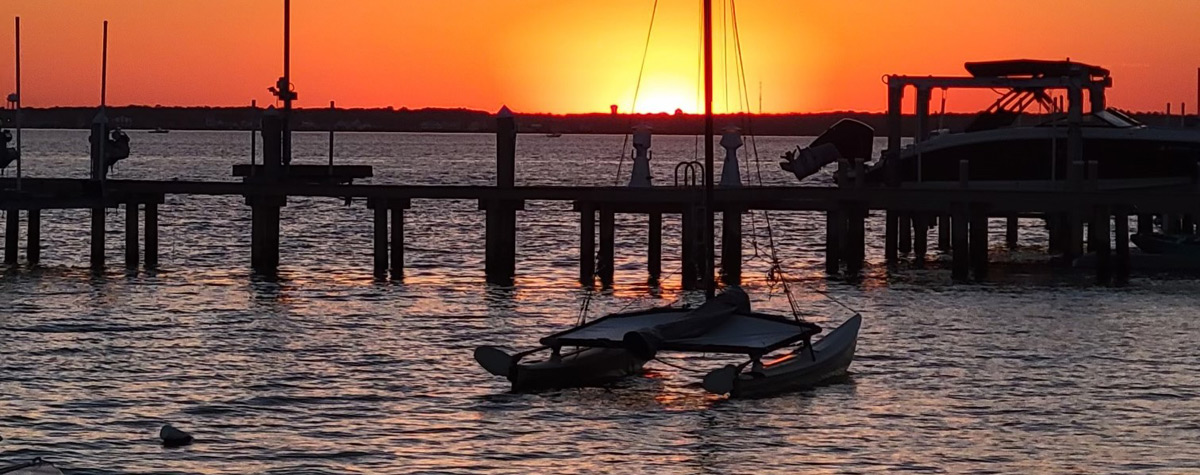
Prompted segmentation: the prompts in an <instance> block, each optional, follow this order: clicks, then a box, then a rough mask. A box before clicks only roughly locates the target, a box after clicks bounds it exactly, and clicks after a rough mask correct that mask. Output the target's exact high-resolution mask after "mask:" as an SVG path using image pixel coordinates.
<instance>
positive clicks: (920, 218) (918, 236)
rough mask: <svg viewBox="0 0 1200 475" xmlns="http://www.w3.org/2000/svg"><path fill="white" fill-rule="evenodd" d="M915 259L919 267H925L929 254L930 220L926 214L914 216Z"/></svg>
mask: <svg viewBox="0 0 1200 475" xmlns="http://www.w3.org/2000/svg"><path fill="white" fill-rule="evenodd" d="M912 222H913V232H914V234H913V258H914V259H916V261H917V267H918V268H923V267H925V255H926V254H927V253H928V252H929V218H928V215H926V214H924V213H917V214H914V215H913V218H912Z"/></svg>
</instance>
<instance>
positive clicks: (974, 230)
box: [969, 205, 988, 280]
mask: <svg viewBox="0 0 1200 475" xmlns="http://www.w3.org/2000/svg"><path fill="white" fill-rule="evenodd" d="M970 219H971V231H970V233H971V240H970V241H971V242H970V244H969V245H970V247H971V250H970V252H971V267H972V268H973V269H974V271H975V279H976V280H983V279H986V278H987V273H988V213H987V208H986V207H984V206H982V205H975V206H972V207H971V218H970Z"/></svg>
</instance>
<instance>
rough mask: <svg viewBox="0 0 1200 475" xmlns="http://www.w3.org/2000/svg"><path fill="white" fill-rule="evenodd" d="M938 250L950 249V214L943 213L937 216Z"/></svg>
mask: <svg viewBox="0 0 1200 475" xmlns="http://www.w3.org/2000/svg"><path fill="white" fill-rule="evenodd" d="M937 247H938V250H939V251H948V250H950V215H948V214H943V215H941V216H938V244H937Z"/></svg>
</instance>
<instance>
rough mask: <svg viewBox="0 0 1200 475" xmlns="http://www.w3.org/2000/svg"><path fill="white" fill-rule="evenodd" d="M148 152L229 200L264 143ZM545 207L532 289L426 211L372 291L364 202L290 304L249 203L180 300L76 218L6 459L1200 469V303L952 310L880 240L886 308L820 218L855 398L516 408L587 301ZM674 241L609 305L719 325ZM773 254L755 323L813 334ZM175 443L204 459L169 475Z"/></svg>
mask: <svg viewBox="0 0 1200 475" xmlns="http://www.w3.org/2000/svg"><path fill="white" fill-rule="evenodd" d="M25 137H26V146H27V157H28V161H27V171H28V173H29V174H30V175H34V176H64V175H67V176H83V175H84V173H85V170H86V161H85V159H83V158H82V157H83V156H84V152H85V147H86V141H85V137H86V132H56V131H33V132H27V133H26V135H25ZM133 138H134V147H135V156H134V157H133V158H131V159H130V160H129V161H128V163H127V164H124V165H123V166H122V168H121V169H120V170H118V172H117V174H116V175H115V176H116V177H121V178H147V177H149V178H164V179H170V178H176V177H178V178H183V179H228V178H227V174H228V173H229V168H228V167H229V165H231V164H232V163H235V162H239V161H241V160H244V158H243V157H244V156H245V155H246V144H247V142H248V137H246V136H245V135H244V134H241V133H208V132H204V133H201V132H194V133H184V132H172V133H170V134H167V135H147V134H142V133H134V134H133ZM621 139H622V138H621V137H619V136H618V137H611V136H585V137H570V136H564V137H562V138H559V139H550V138H545V137H541V136H536V135H535V136H522V137H521V139H520V140H519V151H518V153H519V155H520V156H521V160H522V161H521V163H520V164H519V165H518V181H519V182H523V183H530V184H532V183H538V184H550V183H554V184H609V183H612V180H613V177H614V173H615V169H616V165H615V162H616V156H617V155H618V152H619V150H620V146H621ZM323 140H324V137H323V136H322V135H320V134H312V135H301V136H300V137H298V141H299V142H300V144H299V146H298V150H299V153H298V158H297V161H298V162H305V161H308V162H314V163H316V162H319V161H320V160H322V158H321V157H320V154H321V153H323V150H324V147H325V144H324V142H323ZM338 140H339V143H338V154H339V157H344V158H343V160H345V161H346V162H347V163H350V162H354V163H363V164H370V165H374V166H375V167H376V177H375V178H374V180H373V182H375V183H487V182H489V181H490V180H491V177H492V170H493V162H492V160H493V159H492V156H493V155H492V154H493V153H494V142H493V141H492V138H491V137H489V136H486V135H415V134H343V135H339V136H338ZM792 145H794V140H793V139H787V138H768V139H763V140H761V141H760V143H759V149H760V152H761V153H762V155H763V156H762V160H763V175H764V179H766V181H768V182H773V183H788V182H789V178H788V177H787V176H784V175H783V173H782V172H780V171H778V169H777V168H776V167H775V165H774V157H775V156H777V155H778V154H779V153H781V152H782V151H783V150H785V149H787V148H789V147H791V146H792ZM695 148H696V147H695V142H694V141H693V139H691V138H682V137H680V138H672V137H656V138H655V150H656V154H655V156H656V157H658V158H657V160H656V161H655V162H654V169H655V173H656V176H658V177H659V181H660V182H664V181H665V182H669V181H670V170H671V168H672V167H673V166H674V163H675V162H677V161H679V160H681V159H691V158H692V156H693V153H694V150H695ZM349 157H356V158H354V159H350V158H349ZM628 166H629V163H628V161H626V163H625V170H628ZM747 181H749V180H747ZM527 209H528V210H529V211H528V212H525V213H523V214H522V215H520V217H519V223H520V224H519V230H518V240H519V243H520V244H519V246H520V249H519V263H518V274H519V275H518V278H517V283H516V286H515V287H512V288H497V287H490V286H487V285H485V284H484V283H483V264H482V261H483V248H482V246H483V227H482V224H483V223H482V216H481V214H480V213H479V212H478V211H477V208H476V205H475V203H472V202H416V203H414V207H413V209H412V210H411V211H410V212H409V214H408V223H407V229H406V230H407V236H408V244H409V248H408V252H407V260H408V262H407V265H408V267H407V272H406V274H405V276H404V278H403V280H399V281H391V282H378V281H375V280H374V279H373V278H372V276H371V269H370V265H371V259H370V252H371V251H370V241H369V239H370V226H371V225H370V220H369V215H368V211H367V210H366V209H365V206H363V204H361V203H356V204H354V205H353V206H351V207H344V206H342V205H341V203H339V202H337V201H334V200H309V199H299V198H297V199H293V200H291V202H290V203H289V205H288V207H287V208H285V209H284V236H285V238H284V240H285V242H284V246H283V251H282V256H281V257H282V262H283V267H282V270H281V275H280V279H279V280H278V281H276V282H268V281H263V280H259V279H256V278H252V277H251V276H250V272H249V270H248V262H249V248H248V242H249V210H248V209H247V208H246V207H245V206H244V205H243V204H242V202H241V201H240V200H239V199H237V198H202V197H177V196H172V197H168V199H167V204H166V205H165V206H164V207H163V208H162V217H161V222H162V245H161V254H162V257H161V260H162V264H161V269H160V270H159V271H158V272H154V273H148V272H144V271H140V272H134V273H126V272H124V271H123V270H122V269H120V262H121V261H120V257H121V255H122V249H121V246H122V244H121V243H122V242H123V241H122V239H121V229H120V228H121V223H122V220H121V219H120V218H121V216H120V215H117V214H115V212H113V213H114V214H112V215H111V216H110V219H109V223H110V224H109V226H110V231H111V234H112V235H111V236H110V238H109V242H110V246H109V252H110V256H109V259H110V262H112V263H113V264H114V265H113V266H112V268H111V270H110V272H108V273H107V274H105V275H103V276H95V277H93V276H91V275H89V274H88V273H87V272H86V270H84V269H83V267H84V266H85V265H86V261H85V259H86V254H87V252H86V246H87V232H86V228H85V226H84V225H85V223H86V219H85V218H86V215H85V214H83V213H78V212H73V211H53V212H51V211H47V212H45V213H44V215H43V236H44V239H45V240H46V243H45V247H46V249H45V250H44V251H43V256H44V257H43V261H44V262H43V266H42V267H40V268H38V269H35V270H28V269H25V268H23V267H22V268H20V269H12V270H9V271H8V273H7V274H6V275H4V276H3V277H2V278H0V436H2V437H3V438H4V440H3V441H0V460H17V459H26V458H30V457H34V456H42V457H45V458H47V459H50V460H52V461H55V462H57V463H58V464H59V466H60V467H62V468H64V469H66V470H67V471H68V473H71V472H74V473H214V474H215V473H229V474H233V473H409V472H450V473H454V472H462V473H477V472H483V473H550V472H555V473H587V472H605V471H607V472H616V473H685V474H686V473H785V472H790V473H814V472H841V471H849V472H898V471H916V472H1024V473H1029V472H1058V473H1084V472H1120V473H1127V472H1140V471H1148V472H1163V473H1178V472H1189V471H1192V472H1196V471H1200V375H1198V374H1200V357H1198V356H1197V351H1196V345H1195V337H1196V335H1197V334H1198V333H1200V324H1197V323H1196V322H1197V320H1196V315H1195V313H1196V310H1195V309H1196V308H1197V306H1198V304H1200V297H1198V296H1197V295H1200V293H1198V291H1200V284H1198V283H1197V282H1195V281H1192V280H1181V279H1174V278H1161V277H1147V276H1135V278H1134V280H1133V282H1132V283H1131V285H1129V286H1128V287H1124V288H1107V287H1096V286H1093V285H1091V284H1090V278H1089V277H1088V276H1086V275H1070V274H1066V275H1060V274H1059V273H1056V272H1052V271H1044V270H1033V271H1031V270H1028V269H1026V268H1023V267H1017V266H1008V267H1004V266H1000V267H997V268H996V269H995V270H994V274H995V275H994V276H993V279H992V280H990V281H988V282H984V283H979V284H970V285H952V284H951V283H950V279H949V271H947V270H928V271H916V270H909V269H902V270H900V271H898V272H895V273H888V272H887V271H886V270H885V269H883V268H881V266H880V265H879V263H880V261H881V255H882V250H881V249H880V246H881V243H880V242H872V243H870V244H869V246H870V247H871V248H870V249H869V251H868V252H869V256H868V259H869V260H870V261H871V265H870V266H869V268H868V270H867V275H866V277H865V278H864V279H863V281H862V282H860V283H856V284H845V283H838V282H832V281H827V280H825V279H824V278H823V277H822V273H821V245H822V244H821V241H820V239H821V234H822V232H821V227H822V225H823V224H822V223H823V221H822V219H821V217H820V216H818V215H815V214H808V213H787V214H777V215H773V216H772V218H773V219H774V225H775V230H776V239H777V241H778V242H779V251H780V253H781V257H782V259H783V261H784V263H785V265H786V267H787V268H788V269H789V270H790V271H791V276H792V277H793V278H796V279H798V280H799V282H798V283H797V288H798V289H799V291H798V293H799V294H800V297H801V298H802V299H803V300H804V302H805V305H806V308H807V309H808V310H810V311H811V312H812V314H813V315H812V316H811V317H810V318H812V319H813V320H815V321H818V322H820V323H827V324H829V325H836V323H838V322H840V321H841V320H842V319H844V318H846V317H847V316H848V314H847V313H846V312H845V311H843V310H840V309H839V308H838V307H836V306H835V305H832V304H830V303H829V302H828V301H826V300H824V299H822V298H820V297H819V296H817V295H816V294H814V293H813V292H811V291H806V290H805V289H819V290H822V291H825V292H828V293H830V294H832V295H834V296H836V297H837V298H838V299H840V300H842V301H844V302H846V303H847V304H849V305H851V306H853V307H855V308H857V309H859V310H861V312H862V314H863V315H864V317H865V319H866V320H865V324H864V329H863V334H862V335H861V339H860V342H859V357H858V358H857V360H856V362H855V364H854V366H853V367H852V371H853V375H852V376H851V377H850V378H849V379H848V381H847V382H845V383H844V384H838V385H833V386H828V387H823V388H820V389H817V390H814V391H809V392H803V393H798V394H791V395H786V396H780V397H776V398H771V399H764V400H755V401H726V400H722V399H720V398H715V397H711V396H709V395H707V394H706V393H704V392H703V390H702V389H700V388H699V387H698V385H696V384H695V382H696V381H698V376H697V375H695V374H692V373H688V372H684V371H681V370H679V369H675V368H672V367H668V366H663V365H660V364H658V363H653V362H652V363H651V364H650V365H649V368H650V372H649V374H648V375H647V376H646V377H644V378H638V379H632V380H629V381H627V382H625V383H622V384H620V385H619V386H618V387H616V388H611V389H579V390H565V391H556V392H549V393H544V394H536V395H514V394H507V393H506V392H505V391H506V389H507V385H506V382H505V381H502V380H499V379H497V378H493V377H491V376H489V375H487V374H486V373H484V372H483V371H482V370H480V369H478V368H477V367H476V366H475V364H474V362H473V361H472V360H471V356H470V355H471V349H472V348H473V347H475V346H476V345H479V344H482V343H503V344H510V345H527V344H530V343H532V342H534V341H535V340H536V338H537V337H539V336H541V335H543V334H545V333H547V332H550V331H552V330H557V329H561V328H563V327H564V326H566V325H570V324H571V323H573V322H574V321H575V318H576V314H577V312H578V309H579V306H580V303H581V302H582V301H583V299H584V295H585V293H584V291H583V290H581V289H580V288H579V287H578V285H577V284H575V282H574V280H575V277H576V274H577V270H576V267H575V266H576V264H575V262H576V257H575V253H576V250H575V246H576V244H577V237H576V236H577V226H578V225H577V216H576V215H575V214H573V213H571V212H570V205H569V204H564V203H530V205H529V206H528V208H527ZM665 221H666V226H667V229H666V231H665V232H664V236H665V239H666V243H665V249H664V257H665V259H666V260H665V262H664V265H663V267H664V271H665V272H668V273H671V274H669V275H668V277H667V279H666V280H665V282H664V284H663V285H662V286H661V288H651V287H648V286H647V285H646V279H645V275H644V269H645V266H644V261H643V257H642V256H643V249H644V245H645V241H644V240H645V236H644V232H643V231H642V229H643V228H642V225H643V221H642V220H641V219H639V218H637V217H632V216H621V217H619V218H618V245H617V275H616V280H617V283H616V285H615V288H614V289H613V290H611V291H605V292H602V293H600V294H599V295H597V296H596V297H595V298H594V300H593V303H592V309H593V311H592V315H598V314H601V313H604V312H608V311H616V310H619V309H623V308H626V307H627V306H634V307H637V306H650V305H655V304H665V303H668V302H671V301H674V300H676V299H677V298H682V299H684V300H697V299H698V298H699V297H700V296H698V295H692V294H685V293H681V292H680V291H679V290H678V287H679V286H678V275H677V274H674V273H673V270H674V269H677V268H678V261H677V260H675V258H676V257H677V255H678V241H677V238H675V236H676V235H677V234H678V218H677V217H670V216H668V217H666V219H665ZM752 224H754V222H752V221H751V220H749V219H747V220H746V226H747V228H748V230H749V229H750V227H751V226H752ZM758 224H759V225H760V227H761V221H758ZM878 224H879V223H872V224H871V226H872V227H873V229H879V227H878ZM996 224H997V225H999V223H996ZM1023 224H1024V225H1025V229H1024V230H1023V231H1022V232H1023V235H1022V242H1021V243H1022V245H1023V246H1024V247H1025V249H1024V250H1022V251H1019V252H1017V253H1016V254H1015V255H1011V256H1005V255H1003V254H1007V251H1004V250H1002V249H1001V246H994V249H993V254H994V259H1021V258H1025V257H1028V256H1036V255H1038V253H1037V249H1038V247H1039V246H1040V247H1042V248H1044V239H1045V236H1044V235H1043V234H1041V233H1040V231H1039V230H1038V228H1037V223H1034V222H1028V223H1025V222H1023ZM751 234H753V233H750V232H748V233H747V242H746V244H745V245H746V249H747V259H748V262H747V263H746V271H745V272H746V276H747V281H748V284H747V287H748V289H749V291H750V292H751V294H752V295H753V296H754V297H755V302H754V304H755V306H756V307H757V308H760V309H769V310H777V311H784V310H786V309H787V303H786V299H784V298H783V297H782V295H780V294H779V293H778V292H777V289H772V288H771V287H770V286H769V285H768V283H767V282H766V279H765V278H764V276H765V274H766V269H767V267H768V266H767V263H766V261H765V259H763V258H761V257H759V258H754V257H752V255H753V244H754V243H753V242H752V241H751V237H750V235H751ZM993 236H994V238H999V236H1002V233H994V234H993ZM872 238H874V235H872ZM757 239H758V240H759V244H761V243H762V239H764V237H763V236H761V230H760V233H759V237H758V238H757ZM772 290H776V291H774V292H773V291H772ZM668 360H669V361H671V362H673V363H679V364H685V365H687V366H689V367H695V368H697V369H704V370H707V369H710V368H713V367H716V366H719V365H720V363H719V362H716V361H713V360H709V359H703V358H700V357H686V358H685V357H683V356H681V355H671V356H670V357H668ZM165 422H171V423H174V424H176V425H178V426H179V427H181V428H184V429H185V430H189V431H191V432H192V433H193V434H194V435H195V436H196V437H197V439H198V442H197V443H196V444H195V445H193V446H190V447H187V448H183V449H174V450H169V449H163V448H161V447H160V446H159V445H158V444H157V439H156V437H157V431H158V428H159V427H160V426H161V425H162V424H163V423H165Z"/></svg>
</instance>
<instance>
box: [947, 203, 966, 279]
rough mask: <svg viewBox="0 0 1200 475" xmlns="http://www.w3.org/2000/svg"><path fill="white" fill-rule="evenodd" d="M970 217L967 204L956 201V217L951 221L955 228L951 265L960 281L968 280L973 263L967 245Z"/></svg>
mask: <svg viewBox="0 0 1200 475" xmlns="http://www.w3.org/2000/svg"><path fill="white" fill-rule="evenodd" d="M968 219H969V218H968V214H967V206H966V205H964V204H961V203H956V204H955V205H954V218H952V219H951V221H950V223H951V224H952V225H953V227H954V230H953V231H952V232H951V235H952V236H953V238H954V245H953V246H951V249H952V250H953V255H952V265H951V267H952V268H953V278H954V280H958V281H964V280H967V277H968V274H969V271H970V265H971V254H970V252H969V248H968V247H967V246H968V243H969V240H968V239H967V229H968V228H969V226H968V221H967V220H968Z"/></svg>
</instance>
